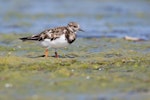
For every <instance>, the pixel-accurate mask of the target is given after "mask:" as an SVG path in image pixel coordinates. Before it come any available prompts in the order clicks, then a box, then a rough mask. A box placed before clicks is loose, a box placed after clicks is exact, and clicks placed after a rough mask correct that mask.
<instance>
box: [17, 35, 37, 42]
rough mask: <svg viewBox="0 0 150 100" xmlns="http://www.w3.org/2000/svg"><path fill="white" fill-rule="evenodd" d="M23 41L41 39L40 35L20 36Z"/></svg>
mask: <svg viewBox="0 0 150 100" xmlns="http://www.w3.org/2000/svg"><path fill="white" fill-rule="evenodd" d="M19 39H20V40H22V41H27V40H34V41H39V37H38V36H32V37H23V38H19Z"/></svg>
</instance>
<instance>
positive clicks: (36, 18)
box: [0, 0, 150, 39]
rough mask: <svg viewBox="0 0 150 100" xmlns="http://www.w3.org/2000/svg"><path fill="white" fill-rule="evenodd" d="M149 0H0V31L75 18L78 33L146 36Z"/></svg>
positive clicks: (30, 29)
mask: <svg viewBox="0 0 150 100" xmlns="http://www.w3.org/2000/svg"><path fill="white" fill-rule="evenodd" d="M149 10H150V0H0V23H1V24H0V33H6V34H12V33H17V34H23V33H29V34H38V33H39V32H41V31H43V30H44V29H47V28H52V27H56V26H64V25H66V24H67V23H68V22H70V21H75V22H78V23H79V24H80V25H81V28H82V29H84V30H85V31H86V32H85V33H79V34H78V36H79V37H117V38H122V37H124V36H126V35H127V36H134V37H140V38H144V39H150V19H149V18H150V11H149Z"/></svg>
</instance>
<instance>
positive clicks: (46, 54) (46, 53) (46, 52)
mask: <svg viewBox="0 0 150 100" xmlns="http://www.w3.org/2000/svg"><path fill="white" fill-rule="evenodd" d="M45 57H48V49H47V48H46V49H45Z"/></svg>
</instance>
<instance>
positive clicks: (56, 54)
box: [55, 49, 59, 58]
mask: <svg viewBox="0 0 150 100" xmlns="http://www.w3.org/2000/svg"><path fill="white" fill-rule="evenodd" d="M55 57H56V58H58V57H59V56H58V53H57V49H55Z"/></svg>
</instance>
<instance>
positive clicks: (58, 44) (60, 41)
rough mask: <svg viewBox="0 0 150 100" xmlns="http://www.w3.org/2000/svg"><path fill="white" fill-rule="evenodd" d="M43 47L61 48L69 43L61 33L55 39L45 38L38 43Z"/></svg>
mask: <svg viewBox="0 0 150 100" xmlns="http://www.w3.org/2000/svg"><path fill="white" fill-rule="evenodd" d="M40 44H41V45H42V46H43V47H47V48H63V47H66V46H68V45H69V43H68V42H67V40H66V39H65V35H62V36H61V37H60V38H57V39H55V40H52V41H51V40H50V39H45V40H44V41H41V43H40Z"/></svg>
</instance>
